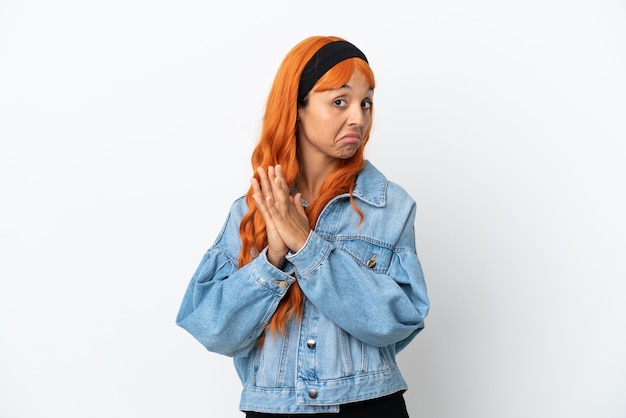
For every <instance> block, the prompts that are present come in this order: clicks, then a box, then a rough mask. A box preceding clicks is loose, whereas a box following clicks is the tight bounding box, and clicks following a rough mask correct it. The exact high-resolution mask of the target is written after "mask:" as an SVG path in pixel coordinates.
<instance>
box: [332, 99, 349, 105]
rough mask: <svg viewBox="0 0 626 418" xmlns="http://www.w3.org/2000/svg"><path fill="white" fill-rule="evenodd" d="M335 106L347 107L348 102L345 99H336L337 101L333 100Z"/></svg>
mask: <svg viewBox="0 0 626 418" xmlns="http://www.w3.org/2000/svg"><path fill="white" fill-rule="evenodd" d="M333 104H334V105H335V106H345V105H346V100H345V99H335V100H333Z"/></svg>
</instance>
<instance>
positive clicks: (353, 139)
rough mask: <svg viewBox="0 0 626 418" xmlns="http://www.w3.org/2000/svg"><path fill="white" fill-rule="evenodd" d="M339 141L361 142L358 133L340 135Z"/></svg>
mask: <svg viewBox="0 0 626 418" xmlns="http://www.w3.org/2000/svg"><path fill="white" fill-rule="evenodd" d="M340 141H341V142H344V143H348V144H358V143H359V142H361V137H360V136H359V135H346V136H343V137H341V139H340Z"/></svg>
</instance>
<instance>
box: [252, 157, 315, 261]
mask: <svg viewBox="0 0 626 418" xmlns="http://www.w3.org/2000/svg"><path fill="white" fill-rule="evenodd" d="M257 173H258V175H259V180H257V179H256V178H252V180H251V184H252V197H253V198H254V201H255V202H256V205H257V208H258V209H259V211H260V212H261V215H262V216H263V220H264V221H265V229H266V232H267V242H268V249H267V258H268V260H269V262H270V263H272V264H273V265H274V266H276V267H279V268H280V267H282V265H283V263H284V262H285V256H286V255H287V252H288V251H289V250H291V251H294V252H297V251H299V250H300V249H301V248H302V247H303V246H304V244H305V243H306V240H307V238H308V236H309V232H310V228H309V220H308V218H307V216H306V213H305V212H304V207H303V206H302V202H301V200H300V193H297V194H296V195H295V196H291V195H290V188H289V186H288V185H287V181H286V179H285V175H284V174H283V170H282V167H281V166H280V165H277V166H276V167H272V166H270V167H268V168H267V173H266V172H265V170H264V169H263V168H261V167H259V168H257Z"/></svg>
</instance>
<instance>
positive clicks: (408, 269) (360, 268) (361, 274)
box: [288, 201, 429, 351]
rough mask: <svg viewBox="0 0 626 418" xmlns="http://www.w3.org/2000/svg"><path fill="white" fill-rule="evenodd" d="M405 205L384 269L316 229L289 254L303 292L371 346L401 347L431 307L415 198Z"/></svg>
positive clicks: (340, 325)
mask: <svg viewBox="0 0 626 418" xmlns="http://www.w3.org/2000/svg"><path fill="white" fill-rule="evenodd" d="M405 206H406V208H405V209H404V215H403V216H404V218H403V222H402V223H401V227H399V228H398V233H397V237H396V241H395V244H394V246H393V248H391V256H390V261H389V267H388V268H387V269H386V271H384V272H376V271H374V270H373V269H371V268H368V266H367V264H365V265H364V263H363V262H359V261H358V260H356V259H355V257H354V254H351V253H350V252H349V251H346V250H345V249H344V248H342V246H341V245H340V243H339V242H338V241H337V240H332V239H330V237H324V236H323V235H322V234H318V233H317V232H315V231H313V232H311V233H310V234H309V238H308V240H307V242H306V244H305V245H304V247H303V248H301V249H300V251H298V252H297V253H295V254H290V255H289V256H288V260H289V262H290V263H292V264H293V265H294V266H295V270H296V276H297V278H298V283H299V284H300V287H301V289H302V291H303V292H304V294H305V295H306V297H307V298H308V299H309V300H310V301H311V302H312V303H313V304H315V305H316V306H317V308H318V309H319V310H320V311H321V312H322V313H323V314H324V315H325V316H327V317H328V318H329V319H331V320H332V321H333V322H335V324H337V325H338V326H339V327H340V328H342V329H343V330H345V331H346V332H348V333H349V334H351V335H353V336H354V337H356V338H358V339H359V340H361V341H363V342H365V343H367V344H370V345H373V346H377V347H385V346H389V345H395V349H396V351H400V350H401V349H403V348H404V347H405V346H406V345H407V344H408V343H409V342H410V341H411V340H412V339H413V338H414V337H415V335H417V333H419V332H420V331H421V330H422V329H423V328H424V319H425V317H426V315H427V314H428V310H429V300H428V296H427V293H426V283H425V281H424V276H423V273H422V268H421V265H420V261H419V259H418V256H417V253H416V250H415V231H414V221H415V202H413V201H411V202H410V204H408V205H405ZM396 209H397V208H394V209H391V210H396ZM380 210H390V209H389V208H387V209H383V208H381V209H380ZM396 213H397V211H396ZM396 216H397V215H396ZM364 222H367V215H366V220H364ZM382 227H385V225H382Z"/></svg>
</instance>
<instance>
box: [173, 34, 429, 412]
mask: <svg viewBox="0 0 626 418" xmlns="http://www.w3.org/2000/svg"><path fill="white" fill-rule="evenodd" d="M373 93H374V75H373V73H372V70H371V68H370V67H369V64H368V62H367V58H366V57H365V55H364V54H363V53H362V52H361V51H360V50H359V49H357V48H356V47H355V46H354V45H352V44H351V43H349V42H347V41H345V40H342V39H340V38H337V37H320V36H316V37H311V38H307V39H305V40H304V41H302V42H300V43H299V44H298V45H296V46H295V47H294V48H293V49H292V50H291V51H290V52H289V53H288V54H287V56H286V58H285V59H284V61H283V63H282V64H281V66H280V68H279V70H278V73H277V75H276V78H275V80H274V84H273V86H272V89H271V91H270V94H269V97H268V100H267V106H266V110H265V116H264V119H263V127H262V132H261V137H260V140H259V143H258V145H257V146H256V148H255V149H254V152H253V154H252V165H253V170H254V171H255V175H254V177H253V179H252V180H251V187H250V189H249V190H248V192H247V194H246V196H244V197H241V198H240V199H238V200H237V201H235V203H234V204H233V206H232V208H231V211H230V213H229V215H228V218H227V220H226V224H225V226H224V228H223V230H222V231H221V233H220V234H219V236H218V238H217V240H216V242H215V243H214V245H213V246H212V247H211V248H210V249H209V250H208V251H207V252H206V254H205V255H204V257H203V259H202V261H201V263H200V266H199V267H198V269H197V271H196V273H195V274H194V276H193V277H192V279H191V283H190V284H189V287H188V289H187V292H186V293H185V296H184V299H183V301H182V305H181V307H180V312H179V313H178V317H177V323H178V324H179V325H180V326H182V327H183V328H185V329H186V330H188V331H189V332H190V333H191V334H192V335H193V336H194V337H195V338H197V339H198V340H199V341H200V342H201V343H202V344H203V345H204V346H205V347H206V348H207V349H208V350H210V351H214V352H217V353H221V354H224V355H227V356H232V357H233V358H234V363H235V367H236V369H237V372H238V374H239V377H240V379H241V381H242V384H243V391H242V396H241V402H240V409H241V410H242V411H245V412H246V416H247V417H261V416H267V415H266V414H270V415H271V416H285V417H286V416H292V415H293V416H298V417H301V416H307V415H309V414H314V416H316V417H319V416H334V417H339V416H343V417H351V416H354V417H357V416H358V417H360V418H362V417H368V416H372V417H381V416H384V417H386V418H395V417H407V416H408V414H407V412H406V407H405V403H404V399H403V392H404V391H405V390H406V389H407V385H406V383H405V381H404V379H403V378H402V376H401V374H400V372H399V370H398V368H397V364H396V360H395V356H396V353H398V352H399V351H400V350H401V349H403V348H404V347H405V346H406V345H407V344H408V343H409V342H410V341H411V340H412V339H413V338H414V337H415V335H416V334H417V333H418V332H420V331H421V329H422V328H423V327H424V318H425V317H426V315H427V312H428V307H429V303H428V297H427V294H426V285H425V283H424V278H423V275H422V270H421V267H420V263H419V260H418V257H417V254H416V250H415V236H414V216H415V202H414V201H413V200H412V199H411V197H410V196H409V195H408V194H407V193H406V192H405V191H404V190H403V189H402V188H401V187H399V186H398V185H396V184H394V183H391V182H389V181H387V180H386V179H385V177H384V176H383V175H382V174H381V173H380V172H379V171H378V170H377V169H376V168H375V167H374V166H373V165H372V164H371V163H370V162H369V161H366V160H365V159H364V157H363V152H364V148H365V145H366V144H367V141H368V139H369V134H370V128H371V125H372V109H373V106H372V99H373ZM320 414H321V415H320Z"/></svg>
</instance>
